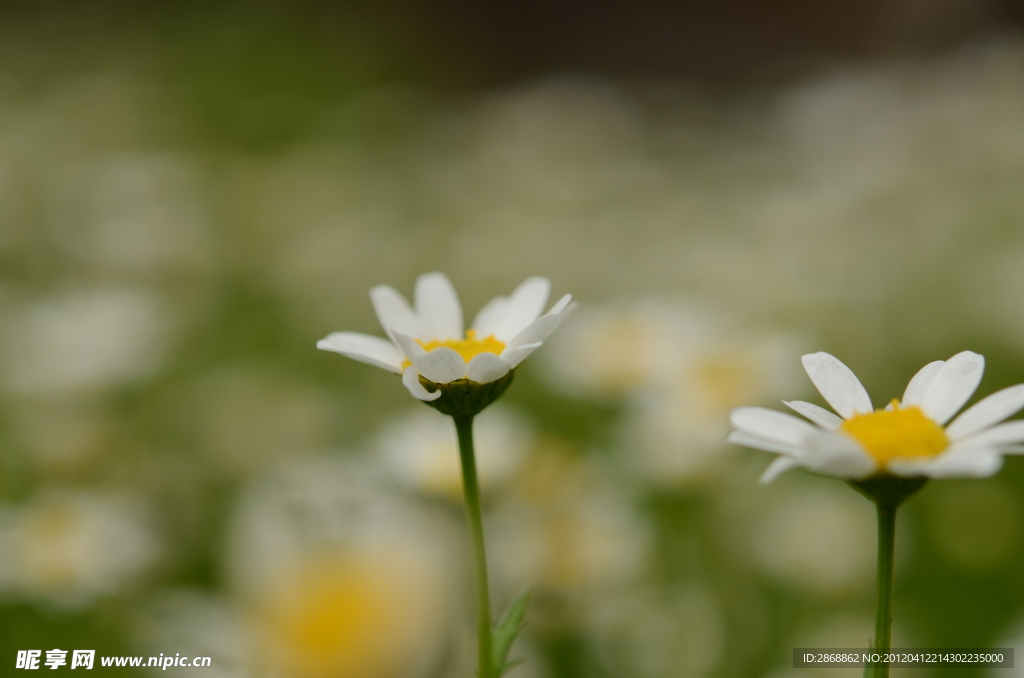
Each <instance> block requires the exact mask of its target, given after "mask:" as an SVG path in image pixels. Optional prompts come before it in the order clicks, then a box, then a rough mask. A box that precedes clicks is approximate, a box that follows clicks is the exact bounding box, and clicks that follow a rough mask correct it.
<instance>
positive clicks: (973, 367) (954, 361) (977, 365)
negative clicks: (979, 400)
mask: <svg viewBox="0 0 1024 678" xmlns="http://www.w3.org/2000/svg"><path fill="white" fill-rule="evenodd" d="M984 371H985V359H984V358H982V357H981V356H980V355H978V354H977V353H972V352H971V351H964V352H962V353H957V354H956V355H955V356H953V357H952V358H950V359H949V360H947V361H946V364H945V365H943V366H942V367H940V368H939V370H938V372H936V374H935V377H934V378H932V381H931V383H930V384H929V385H928V389H927V390H926V391H925V394H924V397H923V398H922V399H921V409H922V410H924V413H925V414H927V415H928V416H929V417H931V418H932V419H934V420H935V421H936V422H937V423H939V424H940V425H941V424H945V423H946V422H947V421H949V418H950V417H952V416H953V415H954V414H956V411H957V410H959V409H960V408H961V407H963V405H964V403H966V402H967V401H968V400H970V398H971V396H972V395H973V394H974V389H976V388H978V384H979V383H980V382H981V374H982V372H984Z"/></svg>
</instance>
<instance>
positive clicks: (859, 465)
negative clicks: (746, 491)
mask: <svg viewBox="0 0 1024 678" xmlns="http://www.w3.org/2000/svg"><path fill="white" fill-rule="evenodd" d="M803 364H804V367H805V368H806V370H807V374H808V376H810V378H811V381H813V382H814V385H815V386H817V387H818V391H819V392H820V393H821V395H822V397H823V398H825V400H826V401H827V402H828V403H829V404H830V405H831V406H832V407H833V408H834V409H835V410H836V412H838V413H839V414H840V415H842V416H841V417H840V416H837V415H835V414H833V413H832V412H829V411H828V410H825V409H822V408H820V407H818V406H817V405H812V404H811V403H806V402H801V401H794V402H787V403H786V405H787V406H789V407H790V408H792V409H793V410H794V411H796V412H798V413H800V414H802V415H803V416H804V417H806V418H807V419H809V420H810V421H812V422H813V423H814V424H815V426H812V425H811V424H809V423H807V422H806V421H804V420H803V419H798V418H796V417H794V416H792V415H789V414H784V413H782V412H777V411H775V410H769V409H765V408H763V407H741V408H738V409H736V410H734V411H733V414H732V424H733V426H734V427H735V429H736V430H735V431H733V432H732V433H731V434H730V435H729V440H730V441H731V442H734V443H736V444H739V445H747V446H749V447H754V448H757V449H762V450H766V451H769V452H774V453H776V454H778V455H779V457H777V458H776V459H775V461H773V462H772V463H771V465H770V466H769V467H768V469H767V470H766V471H765V472H764V475H763V476H762V477H761V481H762V482H771V481H772V480H773V479H774V478H775V477H776V476H778V475H779V474H780V473H782V472H784V471H787V470H789V469H791V468H795V467H798V466H802V467H805V468H808V469H810V470H812V471H815V472H818V473H822V474H825V475H830V476H836V477H839V478H856V479H859V478H866V477H868V476H870V475H872V474H875V473H879V472H881V473H892V474H894V475H898V476H905V477H915V476H926V477H932V478H946V477H961V476H968V477H986V476H990V475H992V474H994V473H996V472H997V471H998V470H999V469H1000V468H1001V467H1002V465H1003V454H1007V453H1012V452H1014V451H1016V450H1015V448H1014V446H1017V447H1018V448H1019V446H1020V444H1021V443H1024V421H1012V422H1009V423H1005V424H999V422H1001V421H1003V420H1004V419H1006V418H1007V417H1009V416H1012V415H1013V414H1015V413H1016V412H1017V411H1019V410H1020V409H1021V408H1024V384H1018V385H1017V386H1011V387H1009V388H1005V389H1003V390H1001V391H997V392H996V393H993V394H992V395H990V396H988V397H986V398H983V399H982V400H981V401H980V402H978V403H976V404H974V405H973V406H971V407H970V408H968V409H967V410H966V411H964V412H963V413H962V414H961V415H960V416H959V417H957V418H956V419H955V420H953V422H952V423H950V424H949V425H948V426H946V422H948V421H949V420H950V419H951V418H952V417H953V415H954V414H956V412H957V411H958V410H959V409H960V408H961V407H963V406H964V403H966V402H967V401H968V400H969V399H970V397H971V396H972V395H973V394H974V391H975V389H977V388H978V384H979V383H980V382H981V374H982V371H983V370H984V368H985V359H984V358H983V357H981V356H980V355H978V354H977V353H972V352H970V351H964V352H962V353H958V354H956V355H955V356H953V357H952V358H950V359H949V360H948V361H942V360H936V361H935V362H932V363H929V364H927V365H925V366H924V367H923V368H922V369H921V371H920V372H918V373H917V374H916V375H914V378H913V379H911V380H910V384H909V385H908V386H907V389H906V391H905V392H904V394H903V400H902V402H900V401H898V400H893V401H892V402H891V403H890V404H889V405H888V406H887V407H886V408H885V409H882V410H873V409H872V406H871V399H870V398H869V397H868V394H867V391H865V390H864V387H863V386H862V385H861V383H860V381H858V380H857V377H856V376H855V375H854V374H853V372H852V371H850V368H848V367H847V366H846V365H844V364H843V363H841V362H839V360H837V359H836V358H834V357H833V356H831V355H829V354H827V353H814V354H810V355H805V356H804V357H803Z"/></svg>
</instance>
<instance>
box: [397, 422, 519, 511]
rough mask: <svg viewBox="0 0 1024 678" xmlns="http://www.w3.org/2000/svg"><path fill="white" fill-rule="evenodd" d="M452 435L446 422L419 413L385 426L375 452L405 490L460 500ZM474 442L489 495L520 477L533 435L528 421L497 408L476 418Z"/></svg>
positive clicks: (459, 470)
mask: <svg viewBox="0 0 1024 678" xmlns="http://www.w3.org/2000/svg"><path fill="white" fill-rule="evenodd" d="M453 433H454V430H453V428H452V422H451V421H450V420H449V419H448V418H447V417H441V416H438V415H437V414H436V413H434V412H430V411H429V410H425V409H422V408H418V409H416V410H412V411H409V412H407V413H406V414H405V415H403V416H401V417H399V418H396V419H393V420H390V421H387V422H385V423H384V424H383V425H382V426H381V430H380V433H379V434H378V436H377V449H378V451H379V453H380V455H381V458H382V459H383V461H384V463H385V464H386V466H387V468H388V469H389V470H390V472H391V474H392V475H393V476H394V477H395V478H396V479H397V480H398V481H399V482H400V483H401V484H403V485H405V486H406V487H410V488H413V489H417V490H419V491H422V492H426V493H428V494H439V495H443V496H446V497H449V498H451V499H458V500H461V498H462V466H461V464H460V462H459V446H458V442H457V440H456V437H455V436H454V435H453ZM473 436H474V451H475V453H476V465H477V472H478V474H479V480H480V485H481V487H482V488H483V490H484V491H485V492H487V491H488V490H490V489H493V488H495V487H498V486H500V485H502V484H504V483H505V482H507V481H508V479H509V478H510V477H511V476H512V474H514V473H515V472H516V470H517V469H518V468H519V466H520V464H521V463H522V461H523V459H524V457H525V456H526V454H527V453H528V452H529V451H530V446H531V445H532V444H533V439H534V432H533V429H532V427H531V425H530V422H529V420H528V419H526V417H525V416H524V415H522V414H519V413H518V412H516V411H515V410H512V409H509V408H508V407H504V406H502V405H500V404H499V405H494V406H492V407H490V408H488V409H486V410H484V411H483V412H481V413H480V414H479V415H478V416H477V417H476V419H475V421H474V430H473Z"/></svg>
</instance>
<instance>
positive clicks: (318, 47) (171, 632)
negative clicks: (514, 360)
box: [0, 0, 1024, 678]
mask: <svg viewBox="0 0 1024 678" xmlns="http://www.w3.org/2000/svg"><path fill="white" fill-rule="evenodd" d="M1022 25H1024V14H1022V13H1021V12H1020V10H1019V7H1017V6H1016V5H1015V4H1014V3H1012V2H1010V1H1009V0H1007V1H1006V2H997V1H995V0H993V1H991V2H985V3H982V2H972V1H970V0H936V1H934V2H916V1H913V0H898V1H893V2H885V1H883V0H876V1H875V2H868V3H860V2H857V3H855V2H845V3H842V2H841V3H837V4H835V6H832V4H831V3H829V7H828V9H827V10H826V9H824V8H820V7H818V5H817V4H815V3H809V2H791V3H778V4H774V3H768V4H767V5H762V4H761V3H756V2H753V1H752V0H749V1H748V0H737V1H736V2H733V3H726V5H724V6H722V7H718V6H713V7H710V8H709V7H705V6H704V4H701V3H682V4H672V3H665V4H663V5H662V4H657V3H641V4H640V5H638V6H635V7H632V6H627V4H624V5H623V6H621V7H619V6H615V5H614V4H611V3H593V4H591V3H565V4H562V5H557V6H548V5H546V4H542V3H526V4H525V5H522V6H520V7H517V8H516V9H515V10H513V9H505V10H502V9H497V8H491V7H486V6H478V5H476V4H474V3H468V2H433V3H431V2H426V3H415V2H405V3H403V2H391V3H382V4H379V5H377V4H374V3H357V4H351V5H334V4H315V3H293V4H290V5H285V4H281V5H271V4H261V3H255V4H245V3H212V4H211V3H177V4H170V3H168V4H167V6H165V7H158V6H157V5H156V4H154V5H152V6H149V7H147V8H140V7H137V6H131V5H129V4H128V3H107V4H103V3H98V4H93V5H91V6H88V7H83V6H81V3H79V4H74V3H52V2H51V3H37V4H24V5H21V6H10V5H5V6H4V7H3V8H2V9H0V666H3V667H4V668H3V669H2V671H0V673H3V675H8V673H9V672H14V671H15V669H13V668H12V667H13V665H14V661H15V655H16V653H17V651H18V650H22V649H40V650H43V652H44V657H45V651H46V650H50V649H53V648H61V649H65V650H72V649H95V650H96V651H97V655H145V656H149V655H156V654H159V653H164V654H165V655H174V654H175V653H180V654H182V655H190V656H196V655H202V656H210V657H211V658H212V666H211V667H210V668H189V669H186V668H177V669H169V670H168V672H167V675H172V674H175V675H186V674H188V675H196V676H200V675H201V676H216V677H217V678H264V677H266V678H271V677H280V678H467V677H468V676H471V675H473V671H474V670H475V668H474V667H475V652H476V650H475V646H474V644H473V638H474V635H473V633H474V632H473V601H472V573H471V571H470V568H469V552H468V548H469V547H468V544H467V539H466V535H465V526H464V522H463V521H464V517H463V513H462V500H461V485H460V476H459V466H458V456H457V447H456V441H455V432H454V428H453V427H452V425H451V421H450V420H449V419H448V418H446V417H444V416H442V415H441V414H439V413H438V412H435V411H434V410H432V409H430V408H427V407H424V406H423V404H422V403H419V402H417V401H415V400H413V399H412V398H410V397H409V395H408V393H407V392H406V390H405V388H404V387H403V386H402V384H401V381H400V379H399V378H398V377H396V376H394V375H390V374H387V373H385V372H383V371H381V370H378V369H374V368H372V367H369V366H367V365H362V364H359V363H356V362H354V361H351V360H347V359H344V358H341V357H339V356H337V355H333V354H330V353H326V352H323V351H317V350H316V348H315V344H316V341H317V340H318V339H321V338H322V337H324V336H326V335H327V334H329V333H330V332H333V331H336V330H353V331H361V332H368V333H372V334H378V335H382V331H381V330H380V328H379V326H378V324H377V321H376V319H375V316H374V313H373V309H372V307H371V304H370V300H369V297H368V292H369V290H370V289H371V288H372V287H374V286H376V285H379V284H389V285H392V286H394V287H395V288H396V289H398V290H399V291H401V292H402V293H404V294H407V295H410V294H411V293H412V289H413V284H414V281H415V279H416V277H417V276H418V275H420V274H422V273H425V272H429V271H435V270H436V271H443V272H445V273H446V274H447V275H448V276H449V277H450V278H451V280H452V281H453V283H454V285H455V287H456V288H457V289H458V290H459V292H460V294H461V295H462V303H463V304H464V306H465V308H466V313H467V318H469V317H472V315H473V314H475V313H476V311H477V310H479V308H480V307H481V306H482V305H483V304H484V303H485V302H486V301H487V300H488V299H491V298H492V297H494V296H496V295H499V294H508V293H509V292H510V291H511V290H512V289H513V288H514V287H515V285H517V284H518V283H519V282H521V281H522V280H524V279H525V278H527V277H529V276H532V275H541V276H545V277H547V278H549V279H550V280H551V281H552V285H553V289H552V295H553V296H552V299H557V298H559V297H560V296H562V295H563V294H565V293H567V292H571V293H572V294H573V297H574V299H575V300H577V301H578V302H579V304H580V308H579V310H578V311H577V312H576V313H575V315H573V316H572V317H571V318H569V319H568V320H567V321H566V322H565V323H564V324H563V326H562V327H560V328H559V331H558V332H557V333H556V334H555V335H554V336H553V337H552V338H551V339H550V340H549V341H548V342H547V343H546V344H545V345H544V346H543V347H542V348H541V349H539V350H538V351H537V352H536V354H534V355H533V356H531V359H530V360H528V361H527V362H525V363H524V364H523V365H522V366H521V367H520V368H518V369H517V371H516V376H515V384H514V386H513V387H512V388H511V389H510V390H509V392H508V393H507V395H506V396H505V397H504V398H503V399H502V400H501V401H500V402H499V403H498V404H496V405H494V406H492V407H491V408H490V409H488V410H487V411H486V412H485V413H483V414H482V415H481V416H480V418H479V420H478V425H477V451H478V455H479V470H480V474H481V483H482V487H483V500H484V521H485V525H486V529H487V540H488V555H489V558H490V563H491V569H492V589H493V592H494V593H493V597H494V604H495V607H496V608H498V609H499V610H500V609H502V608H504V606H505V605H506V604H507V603H508V601H509V600H511V599H512V598H513V597H514V596H515V595H516V594H517V593H518V592H519V591H521V590H522V589H524V588H527V587H529V588H532V590H533V601H532V604H531V608H530V610H529V613H528V615H527V626H526V629H525V631H524V632H523V634H522V635H521V637H520V639H519V640H518V641H517V643H516V645H515V646H514V648H513V650H512V656H514V657H519V658H522V659H524V660H525V664H523V665H522V666H521V667H519V668H517V669H515V670H514V671H513V672H512V673H511V674H510V675H511V676H513V677H514V678H682V677H687V678H688V677H691V676H692V677H695V678H700V677H708V678H713V677H722V678H726V677H748V676H749V677H753V678H760V677H762V676H767V677H771V678H791V677H793V676H799V675H804V676H806V677H807V678H816V677H818V676H825V675H830V674H829V673H828V672H826V671H820V670H819V671H815V670H813V669H793V668H791V666H792V648H794V647H867V646H868V642H869V641H868V639H869V636H870V634H871V631H872V628H873V627H872V619H873V610H874V584H875V581H874V577H875V561H874V559H875V532H874V530H875V518H874V515H873V513H874V510H873V507H872V505H871V504H870V503H869V502H867V501H865V500H864V498H862V497H861V496H859V495H858V494H857V493H855V492H853V491H852V490H851V489H850V488H848V487H846V486H844V485H843V484H842V483H840V482H836V481H834V480H828V479H824V478H821V477H818V476H814V475H811V474H809V473H807V472H804V471H799V470H798V471H794V472H791V473H788V474H786V475H784V476H783V477H781V478H780V479H779V480H777V481H776V482H775V483H773V484H771V485H758V482H757V481H758V477H759V476H760V474H761V473H762V471H763V470H764V468H765V467H766V466H767V464H768V463H769V462H770V460H771V458H772V456H771V455H769V454H766V453H763V452H758V451H754V450H750V449H745V448H740V447H736V446H732V445H729V444H727V443H726V442H725V438H726V436H727V435H728V433H729V430H730V427H729V421H728V414H729V411H730V410H731V409H732V408H734V407H737V406H740V405H763V406H767V407H773V408H779V407H780V401H781V400H798V399H806V400H811V401H812V402H816V403H819V404H822V403H823V401H822V400H821V398H820V397H819V396H818V394H817V393H816V392H815V391H814V388H813V386H812V385H811V383H810V381H809V380H808V379H807V377H806V375H805V374H804V373H803V371H802V369H801V367H800V356H801V355H803V354H805V353H811V352H815V351H828V352H830V353H832V354H835V355H837V356H841V358H842V360H843V361H844V362H845V363H846V364H848V365H849V366H850V367H851V368H852V369H853V370H854V371H856V373H857V374H858V375H859V376H860V377H861V378H862V380H863V381H864V383H865V385H866V386H867V388H868V390H869V391H870V392H871V393H872V394H878V395H877V397H878V398H880V399H881V400H880V402H876V403H875V405H876V406H881V405H884V403H885V402H887V401H888V400H889V398H892V397H898V396H899V394H900V393H901V392H902V390H903V387H904V385H905V384H906V383H907V381H908V380H909V378H910V377H911V376H912V375H913V373H914V372H915V371H916V370H917V369H918V368H919V367H920V366H921V365H923V364H925V363H927V362H930V361H933V360H939V359H947V358H949V357H950V356H952V355H953V354H955V353H958V352H960V351H963V350H972V351H975V352H978V353H981V354H983V355H984V356H985V357H986V360H987V363H986V372H985V377H984V382H983V385H982V388H981V389H980V390H979V393H982V394H985V393H991V392H993V391H995V390H997V389H999V388H1002V387H1005V386H1008V385H1010V384H1016V383H1019V382H1021V381H1024V33H1022V32H1021V27H1022ZM900 520H901V523H900V526H899V532H898V540H899V546H898V560H897V563H896V598H895V601H896V602H895V609H896V627H895V629H894V646H897V647H1011V646H1015V647H1017V648H1022V647H1024V576H1022V573H1024V460H1021V459H1019V458H1016V457H1012V456H1011V457H1008V458H1007V461H1006V465H1005V468H1004V469H1003V471H1002V472H1001V473H1000V474H998V475H996V476H994V477H992V478H988V479H984V480H943V481H936V482H933V483H931V484H930V485H929V486H928V487H926V488H925V489H924V491H922V492H921V494H920V495H919V496H917V497H915V498H914V499H913V500H912V501H910V502H909V503H908V504H907V507H906V509H905V510H904V511H903V512H902V513H901V517H900ZM1017 661H1018V662H1021V661H1022V658H1021V657H1018V659H1017ZM69 663H70V662H69ZM269 667H278V668H277V669H272V668H269ZM280 667H286V668H285V669H281V668H280ZM44 670H45V667H44ZM61 670H70V667H62V669H61ZM94 670H96V671H97V672H99V673H104V672H111V673H116V674H117V675H120V676H125V677H128V676H144V675H157V673H153V672H154V671H155V670H154V669H132V668H118V669H103V668H100V667H98V666H97V668H96V669H94ZM992 671H994V674H993V675H1006V676H1010V675H1015V672H1016V674H1020V671H1021V669H1014V670H1008V669H1002V670H992ZM912 672H913V675H915V676H920V677H921V678H928V677H929V676H939V675H945V674H946V673H949V674H952V673H953V672H956V675H958V676H965V677H966V676H979V675H982V674H983V673H984V671H983V670H981V669H971V668H966V669H963V668H956V669H945V670H942V669H913V670H912ZM159 673H161V674H162V673H163V672H159ZM854 673H859V670H857V669H846V670H845V672H844V671H838V670H836V671H835V672H834V675H847V674H849V675H854ZM903 675H910V673H904V674H903ZM985 675H989V674H985Z"/></svg>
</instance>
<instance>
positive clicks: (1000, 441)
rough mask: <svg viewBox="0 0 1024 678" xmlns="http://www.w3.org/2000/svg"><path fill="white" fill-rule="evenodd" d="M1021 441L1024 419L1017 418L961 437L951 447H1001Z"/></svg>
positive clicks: (1023, 434)
mask: <svg viewBox="0 0 1024 678" xmlns="http://www.w3.org/2000/svg"><path fill="white" fill-rule="evenodd" d="M1021 442H1024V420H1015V421H1008V422H1006V423H1005V424H1000V425H999V426H993V427H992V428H989V429H985V430H984V431H981V432H979V433H975V434H974V435H972V436H968V437H966V438H961V439H959V440H957V441H956V445H952V446H950V449H953V448H967V447H992V448H999V447H1002V446H1004V445H1016V444H1017V443H1021Z"/></svg>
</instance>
